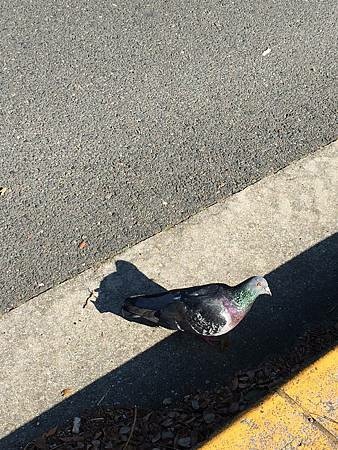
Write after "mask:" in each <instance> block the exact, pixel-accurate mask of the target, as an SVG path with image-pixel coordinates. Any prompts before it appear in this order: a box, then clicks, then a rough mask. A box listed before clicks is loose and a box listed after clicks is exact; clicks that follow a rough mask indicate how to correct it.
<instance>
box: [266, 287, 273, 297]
mask: <svg viewBox="0 0 338 450" xmlns="http://www.w3.org/2000/svg"><path fill="white" fill-rule="evenodd" d="M265 294H267V295H270V296H272V292H271V291H270V288H269V286H267V287H266V288H265Z"/></svg>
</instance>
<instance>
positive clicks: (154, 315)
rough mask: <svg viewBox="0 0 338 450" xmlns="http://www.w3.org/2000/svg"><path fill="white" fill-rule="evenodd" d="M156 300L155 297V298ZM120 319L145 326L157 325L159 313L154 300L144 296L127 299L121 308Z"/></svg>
mask: <svg viewBox="0 0 338 450" xmlns="http://www.w3.org/2000/svg"><path fill="white" fill-rule="evenodd" d="M155 299H156V297H155ZM121 314H122V317H124V318H125V319H127V320H130V321H133V322H138V323H142V324H146V325H152V326H158V325H159V312H158V311H157V304H156V302H154V298H152V297H146V296H135V297H129V298H127V299H126V300H125V302H124V304H123V306H122V308H121Z"/></svg>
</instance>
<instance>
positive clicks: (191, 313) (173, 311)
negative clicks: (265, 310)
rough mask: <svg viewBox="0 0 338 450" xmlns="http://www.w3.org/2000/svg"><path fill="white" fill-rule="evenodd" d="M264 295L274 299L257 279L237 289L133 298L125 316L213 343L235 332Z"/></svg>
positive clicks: (221, 286)
mask: <svg viewBox="0 0 338 450" xmlns="http://www.w3.org/2000/svg"><path fill="white" fill-rule="evenodd" d="M263 294H267V295H272V294H271V291H270V288H269V285H268V282H267V281H266V279H265V278H264V277H262V276H255V277H252V278H249V279H248V280H246V281H243V282H242V283H240V284H238V285H237V286H228V285H226V284H222V283H213V284H206V285H203V286H193V287H187V288H183V289H174V290H171V291H166V292H161V293H158V294H150V295H136V296H132V297H129V298H127V299H126V300H125V301H124V303H123V305H122V308H121V314H122V316H123V317H124V318H125V319H127V320H129V321H136V322H139V323H143V324H147V325H152V326H162V327H164V328H168V329H171V330H178V331H184V332H188V333H192V334H196V335H199V336H201V337H202V338H204V339H205V340H206V341H207V342H209V343H212V341H213V340H214V339H215V338H216V339H217V338H218V337H220V336H223V335H225V334H226V333H228V332H229V331H231V330H232V329H233V328H235V327H236V326H237V325H238V324H239V322H240V321H241V320H242V319H243V318H244V317H245V316H246V315H247V313H248V312H249V311H250V309H251V307H252V305H253V304H254V302H255V300H256V299H257V297H258V296H260V295H263Z"/></svg>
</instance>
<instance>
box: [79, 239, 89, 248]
mask: <svg viewBox="0 0 338 450" xmlns="http://www.w3.org/2000/svg"><path fill="white" fill-rule="evenodd" d="M78 247H79V249H80V250H84V249H86V248H88V247H89V244H88V242H86V241H81V242H80V244H79V245H78Z"/></svg>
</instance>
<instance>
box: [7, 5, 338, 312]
mask: <svg viewBox="0 0 338 450" xmlns="http://www.w3.org/2000/svg"><path fill="white" fill-rule="evenodd" d="M335 6H336V2H335V1H333V0H328V1H320V2H318V1H317V0H309V1H306V2H305V1H304V2H296V1H282V2H275V1H272V0H267V1H258V2H247V1H244V0H240V1H238V2H229V1H217V2H216V1H203V2H200V1H197V0H196V1H185V2H180V1H178V0H177V1H164V0H162V1H156V2H148V3H146V2H140V1H133V0H130V1H119V0H114V2H112V1H100V2H96V1H93V0H90V1H83V0H80V1H76V2H71V1H56V2H55V1H51V0H49V1H38V2H30V1H27V0H20V1H18V0H11V1H8V0H3V1H2V8H1V9H2V11H1V15H0V30H1V39H0V49H1V55H0V59H1V71H0V80H1V88H0V97H1V100H0V101H1V108H0V114H1V117H0V146H1V148H0V151H1V163H0V173H1V181H0V185H1V186H2V187H5V188H7V191H6V192H4V191H3V195H2V196H1V197H0V205H1V209H0V233H1V244H2V245H1V271H0V285H1V299H0V305H1V310H2V311H4V312H5V311H7V310H9V309H11V308H13V307H15V306H17V305H19V304H20V303H22V302H24V301H25V300H27V299H29V298H31V297H32V296H34V295H36V294H38V293H40V292H42V291H43V290H45V289H47V288H49V287H51V286H52V285H54V284H55V283H58V282H60V281H62V280H65V279H66V278H69V277H70V276H72V275H74V274H76V273H78V272H79V271H81V270H83V269H84V268H86V267H88V266H90V265H93V264H94V263H96V262H97V261H101V260H103V259H104V258H107V257H108V256H110V255H112V254H113V253H115V252H116V251H117V250H119V249H121V248H123V247H124V246H126V245H130V244H132V243H134V242H137V241H139V240H141V239H143V238H145V237H147V236H150V235H152V234H153V233H155V232H157V231H159V230H161V229H163V228H164V227H165V226H167V225H168V224H173V223H176V222H178V221H180V220H182V219H183V218H185V217H187V216H189V215H190V214H192V213H193V212H195V211H197V210H199V209H201V208H202V207H203V206H205V205H208V204H210V203H212V202H214V201H216V200H217V199H219V198H222V197H225V196H227V195H229V194H231V193H233V192H235V191H238V190H240V189H241V188H243V187H245V186H246V185H248V184H250V183H252V182H254V181H255V180H258V179H260V178H262V177H264V176H266V175H267V174H268V173H271V172H273V171H276V170H278V169H279V168H281V167H284V166H285V165H287V164H288V163H290V162H291V161H292V160H294V159H297V158H300V157H302V156H304V155H305V154H307V153H309V152H311V151H314V150H316V149H317V148H318V147H319V146H321V145H324V144H326V143H328V142H330V141H332V140H333V139H334V137H335V98H334V93H335V92H334V78H335V75H336V66H335V56H336V55H335V48H336V42H337V29H336V27H335V24H336V21H337V14H336V9H335ZM267 49H271V51H270V53H268V52H265V51H266V50H267ZM264 52H265V53H268V54H266V55H265V56H263V53H264ZM265 53H264V54H265ZM82 239H84V240H85V241H86V242H88V244H89V246H88V247H87V248H84V249H79V248H78V245H79V243H80V242H81V240H82Z"/></svg>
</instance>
